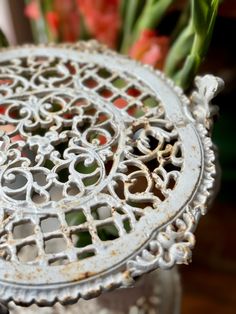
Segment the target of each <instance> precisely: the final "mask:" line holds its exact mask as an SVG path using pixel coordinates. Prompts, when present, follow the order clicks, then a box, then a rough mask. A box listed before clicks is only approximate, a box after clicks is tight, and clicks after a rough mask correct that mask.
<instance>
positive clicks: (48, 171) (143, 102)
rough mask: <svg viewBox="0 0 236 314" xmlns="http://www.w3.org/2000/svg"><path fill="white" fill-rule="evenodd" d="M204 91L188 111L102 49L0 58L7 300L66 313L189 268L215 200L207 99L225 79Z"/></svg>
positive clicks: (85, 46) (47, 50) (1, 217)
mask: <svg viewBox="0 0 236 314" xmlns="http://www.w3.org/2000/svg"><path fill="white" fill-rule="evenodd" d="M196 84H197V90H196V92H195V93H193V95H192V98H193V103H192V104H190V101H189V100H188V99H187V98H186V97H185V96H184V95H183V93H182V91H181V89H179V88H177V87H175V86H174V85H173V83H172V82H171V81H170V80H168V79H167V78H166V77H165V76H164V75H163V74H162V73H160V72H155V71H154V70H152V69H151V68H149V67H146V66H143V65H141V64H139V63H137V62H135V61H131V60H129V59H128V58H125V57H122V56H119V55H117V54H116V53H114V52H111V51H109V50H107V49H106V48H104V47H103V46H100V45H98V44H97V43H95V42H88V43H83V42H82V43H78V44H76V45H60V46H59V45H58V46H53V45H52V46H47V47H43V46H39V47H34V46H25V47H19V48H12V49H7V50H3V51H2V52H1V54H0V95H1V96H0V130H1V129H2V132H1V134H0V147H1V152H0V221H1V228H0V236H1V238H0V253H1V254H0V255H1V259H0V281H1V286H0V287H1V299H2V300H3V301H4V302H8V301H10V300H13V301H14V302H16V303H19V304H24V305H29V304H30V303H32V302H35V303H37V304H40V305H53V304H54V303H55V302H57V301H59V302H61V303H62V304H67V303H71V302H76V301H77V300H78V299H79V298H80V297H82V298H85V299H88V298H92V297H95V296H97V295H99V294H100V293H101V292H103V291H106V290H111V289H114V288H118V287H121V286H123V287H125V286H129V285H131V284H132V283H133V281H134V278H135V277H137V276H140V275H142V274H143V273H146V272H149V271H151V270H153V269H155V268H163V269H168V268H170V267H172V266H174V265H175V264H181V263H188V261H189V260H190V259H191V249H192V248H193V246H194V242H195V240H194V235H193V231H194V229H195V227H196V224H197V222H198V219H199V217H200V216H201V214H203V213H205V211H206V208H207V204H208V201H209V199H210V197H211V196H212V194H213V190H214V182H215V179H214V178H215V175H216V171H215V155H214V152H213V149H212V142H211V140H210V138H209V136H208V129H209V128H210V125H211V122H210V120H211V118H212V113H213V110H212V109H209V101H210V100H211V99H212V98H213V96H214V94H215V93H216V92H217V89H218V88H219V87H222V81H221V80H220V79H218V78H217V79H216V78H214V77H213V76H209V75H208V76H205V77H203V78H197V79H196ZM192 107H193V108H192ZM195 108H198V109H197V110H196V109H195ZM211 108H212V107H211ZM77 217H78V218H77ZM52 226H53V227H52ZM22 232H23V233H22ZM22 234H23V235H22ZM81 239H82V240H81ZM29 252H30V254H29Z"/></svg>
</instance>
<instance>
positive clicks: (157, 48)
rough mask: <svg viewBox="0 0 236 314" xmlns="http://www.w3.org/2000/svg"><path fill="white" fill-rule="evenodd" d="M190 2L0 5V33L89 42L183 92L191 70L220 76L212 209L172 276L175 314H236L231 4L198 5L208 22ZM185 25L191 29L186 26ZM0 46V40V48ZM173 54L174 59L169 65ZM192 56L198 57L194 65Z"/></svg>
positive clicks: (17, 39) (87, 0) (235, 83)
mask: <svg viewBox="0 0 236 314" xmlns="http://www.w3.org/2000/svg"><path fill="white" fill-rule="evenodd" d="M121 2H123V3H122V5H121ZM157 2H158V3H159V7H157V6H156V3H157ZM194 2H195V4H196V3H197V2H196V1H184V0H183V1H170V0H165V1H163V0H162V1H155V0H150V1H149V0H147V1H139V0H126V1H119V0H107V1H104V0H78V1H76V0H73V1H72V0H67V1H65V0H60V1H59V0H42V1H39V0H34V1H32V0H30V1H24V0H0V29H2V31H3V34H5V37H6V38H7V40H8V42H9V44H10V45H19V44H23V43H33V42H35V43H46V42H48V41H50V42H51V41H54V42H64V41H66V42H74V41H77V40H79V39H89V38H96V39H97V40H99V41H101V42H102V43H104V44H106V45H108V46H109V47H111V48H113V49H116V50H118V51H120V52H122V53H127V54H129V55H130V56H131V57H133V58H135V59H138V60H140V61H142V62H145V63H149V64H152V65H153V66H154V67H156V68H159V69H163V70H165V72H166V73H167V74H168V75H170V76H171V77H172V78H173V79H174V80H175V81H176V83H177V84H179V85H181V86H182V87H183V88H184V89H185V90H186V92H187V93H188V91H189V89H191V87H192V86H191V85H190V86H189V85H187V84H186V78H187V80H189V78H192V77H194V75H195V74H196V73H198V74H204V73H212V74H214V75H217V76H220V77H221V78H223V79H224V81H225V89H224V90H223V92H221V93H220V94H219V95H218V96H217V98H216V99H215V101H214V103H215V104H217V105H218V106H219V113H220V114H219V118H218V119H217V120H216V123H215V127H214V130H213V139H214V142H215V143H216V144H217V146H218V149H219V159H220V164H221V168H222V180H221V188H220V191H219V193H218V196H217V198H216V200H215V203H214V205H213V207H212V208H211V209H210V211H209V213H208V214H207V216H206V217H204V219H202V220H201V222H200V224H199V226H198V229H197V232H196V238H197V244H196V247H195V250H194V252H193V263H192V264H191V265H190V266H188V267H186V266H181V267H180V272H181V274H182V285H183V300H182V313H183V314H189V313H191V314H197V313H200V312H202V313H210V311H211V312H212V313H216V314H221V313H222V314H231V313H232V314H233V313H236V284H235V283H236V250H235V246H236V235H235V233H236V224H235V221H236V167H235V164H234V162H236V141H235V136H236V122H235V120H236V110H235V106H236V58H235V56H236V36H235V33H236V1H235V0H224V1H220V3H218V2H219V1H214V0H213V1H205V0H204V1H199V3H202V4H204V3H210V2H211V3H214V2H215V3H217V10H216V13H215V12H214V8H213V7H212V8H211V10H212V11H210V9H209V12H210V14H211V16H213V17H214V14H215V17H216V19H215V25H214V23H213V24H212V25H211V24H210V22H209V20H207V19H205V20H201V15H198V16H195V15H196V12H197V10H195V11H194V13H193V12H192V9H193V8H192V5H193V3H194ZM147 3H148V5H149V7H148V5H147ZM160 4H161V5H160ZM218 4H219V8H218ZM200 7H201V5H200ZM200 9H201V8H200ZM161 10H162V11H161ZM160 12H161V14H159V13H160ZM198 12H199V11H198ZM192 21H193V23H192ZM191 23H192V24H191ZM204 23H205V25H204ZM190 24H191V27H192V25H194V27H192V28H189V25H190ZM199 25H200V26H199ZM213 28H214V31H213ZM212 31H213V35H212V38H211V33H212ZM188 32H190V33H188ZM193 33H194V34H193ZM186 34H187V35H186ZM196 34H197V35H199V34H200V35H199V36H198V37H197V36H196V37H197V39H199V38H200V39H202V42H203V43H204V44H202V46H201V45H200V48H199V46H198V48H197V49H198V50H196V49H195V50H194V49H193V42H194V38H195V37H194V36H195V35H196ZM204 36H205V37H204ZM207 36H208V37H207ZM0 42H1V41H0ZM5 44H6V43H5V42H4V40H2V45H5ZM208 48H209V49H208ZM176 54H177V55H179V56H180V58H179V60H174V58H173V55H176ZM196 56H200V62H198V59H197V57H196ZM189 61H191V62H192V63H191V64H192V65H193V66H192V67H190V70H189V67H186V64H187V63H188V64H189ZM196 64H197V66H196ZM189 82H191V80H189Z"/></svg>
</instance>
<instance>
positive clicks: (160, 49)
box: [129, 29, 169, 69]
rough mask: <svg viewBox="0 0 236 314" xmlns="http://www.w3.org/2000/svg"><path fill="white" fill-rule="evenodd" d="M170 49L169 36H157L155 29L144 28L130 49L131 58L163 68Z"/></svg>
mask: <svg viewBox="0 0 236 314" xmlns="http://www.w3.org/2000/svg"><path fill="white" fill-rule="evenodd" d="M168 49H169V38H168V37H166V36H157V34H156V32H155V31H153V30H148V29H147V30H144V31H143V32H142V33H141V35H140V38H139V39H138V40H137V41H136V43H134V45H133V46H132V48H131V49H130V53H129V55H130V56H131V58H133V59H136V60H140V61H141V62H143V63H146V64H150V65H152V66H154V67H155V68H159V69H162V68H163V65H164V61H165V58H166V55H167V53H168Z"/></svg>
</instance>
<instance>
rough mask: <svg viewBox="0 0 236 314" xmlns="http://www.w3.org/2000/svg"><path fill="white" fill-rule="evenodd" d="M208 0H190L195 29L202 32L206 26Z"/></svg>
mask: <svg viewBox="0 0 236 314" xmlns="http://www.w3.org/2000/svg"><path fill="white" fill-rule="evenodd" d="M210 2H211V1H209V0H192V18H193V25H194V28H195V31H196V32H198V33H199V34H204V32H206V30H207V28H208V16H209V14H208V13H209V5H210V4H209V3H210Z"/></svg>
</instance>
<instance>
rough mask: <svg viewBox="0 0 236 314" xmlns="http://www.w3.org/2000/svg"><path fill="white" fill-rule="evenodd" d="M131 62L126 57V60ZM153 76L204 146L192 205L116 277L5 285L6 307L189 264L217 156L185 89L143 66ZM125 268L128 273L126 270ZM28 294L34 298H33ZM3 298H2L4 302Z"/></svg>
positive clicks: (89, 291) (101, 49)
mask: <svg viewBox="0 0 236 314" xmlns="http://www.w3.org/2000/svg"><path fill="white" fill-rule="evenodd" d="M22 47H23V48H24V47H25V48H26V47H27V48H30V47H32V48H34V47H36V46H35V45H24V46H20V47H11V48H2V49H0V52H1V51H6V50H11V49H14V48H22ZM37 47H41V48H43V47H45V48H47V47H57V48H69V49H73V50H76V49H78V50H80V51H84V52H89V53H104V54H105V55H111V56H112V55H115V56H117V55H118V54H117V53H116V52H115V51H111V50H108V49H107V47H106V46H104V45H101V44H99V43H98V42H96V41H94V40H91V41H88V42H83V41H81V42H78V43H76V44H60V45H58V44H48V45H38V46H37ZM122 57H123V58H125V59H130V58H129V57H127V56H122ZM132 62H133V63H134V64H137V65H141V63H140V62H138V61H134V60H132ZM142 66H144V67H145V68H148V69H149V71H151V72H152V73H155V74H156V75H157V76H158V77H160V78H161V79H162V80H163V81H164V82H165V83H166V84H167V85H168V86H169V87H170V88H172V89H173V90H174V91H175V93H176V94H177V96H178V97H179V98H180V100H181V102H182V105H183V111H184V113H185V115H186V116H187V118H188V119H189V121H191V122H192V123H194V124H195V126H196V130H197V131H198V133H199V137H200V140H201V142H202V145H203V158H204V168H203V169H202V177H201V180H200V182H199V185H198V189H197V191H196V192H195V195H194V197H193V199H192V200H191V202H190V203H189V204H188V205H187V206H185V208H184V209H183V210H182V211H181V213H180V214H179V215H178V216H177V217H175V219H174V220H173V221H172V223H171V224H168V225H167V226H165V227H164V228H163V229H161V230H159V231H158V232H156V233H155V235H154V236H153V239H152V240H151V241H150V242H149V244H148V245H147V246H146V248H144V249H142V251H141V252H139V253H138V255H137V256H136V257H135V258H134V259H131V260H130V261H128V262H126V266H125V265H124V264H123V269H122V270H121V267H119V268H117V269H116V273H115V274H114V269H113V274H110V273H109V274H108V273H104V274H102V275H101V276H99V277H96V278H91V279H89V280H86V281H85V282H81V283H79V284H74V285H73V286H65V285H62V286H61V287H60V286H58V287H54V286H53V287H52V286H51V287H49V288H48V289H45V287H42V289H40V288H34V287H27V288H26V289H24V288H23V286H18V285H13V284H12V285H11V284H4V286H1V295H2V297H1V299H2V300H4V302H10V301H14V302H15V303H16V304H19V305H24V306H29V305H31V304H32V303H36V304H38V305H41V306H52V305H53V304H54V303H56V302H60V303H61V304H69V303H70V304H71V303H75V302H77V301H78V299H79V298H84V299H90V298H93V297H97V296H99V295H100V294H101V293H102V292H103V291H108V290H112V289H115V288H119V287H127V286H131V285H132V284H133V283H134V278H135V277H137V276H140V275H142V274H144V273H147V272H150V271H151V270H154V269H156V268H161V269H168V268H171V267H173V266H174V264H188V263H189V261H190V260H191V256H192V253H191V250H192V248H193V247H194V244H195V237H194V235H193V232H194V230H195V228H196V225H197V223H198V221H199V218H200V216H201V215H204V214H205V213H206V209H207V205H208V203H209V201H210V199H211V198H212V197H213V194H214V185H215V181H216V180H215V175H216V167H215V154H214V150H213V144H212V141H211V139H210V137H209V136H208V131H207V129H206V128H205V125H203V124H202V123H201V122H200V121H197V122H196V120H195V119H194V117H193V116H192V113H191V108H190V100H189V99H188V98H187V97H186V95H185V94H184V92H183V90H182V89H181V88H180V87H178V86H176V85H175V84H174V82H173V81H172V80H171V79H169V78H167V77H166V76H165V74H164V73H162V72H160V71H157V70H155V69H153V68H152V67H151V66H149V65H142ZM125 267H126V268H125ZM29 291H30V293H29ZM3 296H4V297H3Z"/></svg>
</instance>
